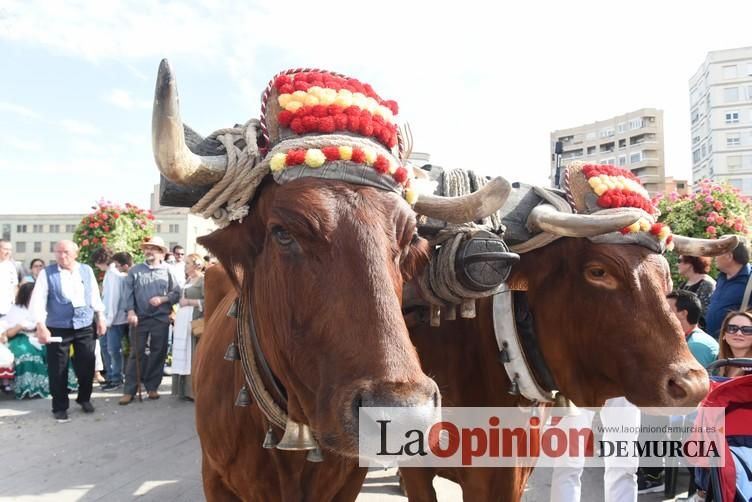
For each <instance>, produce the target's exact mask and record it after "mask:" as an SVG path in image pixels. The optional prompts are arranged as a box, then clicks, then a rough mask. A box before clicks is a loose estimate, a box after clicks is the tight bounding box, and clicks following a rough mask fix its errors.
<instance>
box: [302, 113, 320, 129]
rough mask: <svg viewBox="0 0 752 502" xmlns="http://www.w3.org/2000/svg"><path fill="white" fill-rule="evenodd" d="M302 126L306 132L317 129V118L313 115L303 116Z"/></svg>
mask: <svg viewBox="0 0 752 502" xmlns="http://www.w3.org/2000/svg"><path fill="white" fill-rule="evenodd" d="M303 127H304V128H305V130H306V132H315V131H318V130H319V119H318V117H314V116H313V115H307V116H305V117H303Z"/></svg>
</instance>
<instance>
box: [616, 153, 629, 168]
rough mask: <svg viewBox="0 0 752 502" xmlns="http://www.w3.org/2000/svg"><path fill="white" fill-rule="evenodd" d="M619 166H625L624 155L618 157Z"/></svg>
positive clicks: (625, 157) (625, 158)
mask: <svg viewBox="0 0 752 502" xmlns="http://www.w3.org/2000/svg"><path fill="white" fill-rule="evenodd" d="M618 165H619V166H626V165H627V156H626V155H619V161H618Z"/></svg>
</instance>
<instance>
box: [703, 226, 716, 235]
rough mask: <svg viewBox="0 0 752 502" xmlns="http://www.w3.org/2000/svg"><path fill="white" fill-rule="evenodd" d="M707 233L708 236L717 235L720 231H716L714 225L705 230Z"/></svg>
mask: <svg viewBox="0 0 752 502" xmlns="http://www.w3.org/2000/svg"><path fill="white" fill-rule="evenodd" d="M705 231H706V232H707V233H708V235H715V234H716V232H717V231H718V230H716V228H715V227H714V226H713V225H710V226H708V228H706V229H705Z"/></svg>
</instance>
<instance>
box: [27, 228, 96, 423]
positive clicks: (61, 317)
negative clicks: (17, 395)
mask: <svg viewBox="0 0 752 502" xmlns="http://www.w3.org/2000/svg"><path fill="white" fill-rule="evenodd" d="M77 257H78V246H76V244H75V243H74V242H72V241H68V240H63V241H59V242H58V243H57V244H55V260H56V261H57V263H56V264H54V265H49V266H48V267H46V268H44V269H43V270H42V271H41V272H40V273H39V276H38V277H37V280H36V284H35V285H34V292H33V293H32V295H31V302H30V309H31V312H32V315H33V316H34V319H35V320H36V322H37V337H38V338H39V341H40V342H41V343H46V344H47V374H48V376H49V379H50V394H52V414H53V415H54V417H55V419H56V420H57V421H58V422H67V421H68V389H67V383H68V378H67V375H68V354H69V352H70V346H71V345H73V352H74V355H73V369H74V370H75V372H76V377H77V378H78V398H77V399H76V402H77V403H78V404H79V405H81V408H82V409H83V411H84V413H93V412H94V406H92V404H91V400H90V399H91V390H92V383H93V380H94V342H95V340H96V338H95V335H94V328H93V326H94V323H95V321H96V334H97V335H98V336H102V335H104V334H105V332H106V331H107V323H106V322H105V317H104V305H103V304H102V299H101V298H100V297H99V287H98V286H97V280H96V278H95V277H94V271H93V270H92V269H91V267H89V266H88V265H85V264H83V263H78V262H77V261H76V258H77ZM95 318H96V319H95ZM50 336H54V337H59V338H60V339H61V340H62V341H58V342H50Z"/></svg>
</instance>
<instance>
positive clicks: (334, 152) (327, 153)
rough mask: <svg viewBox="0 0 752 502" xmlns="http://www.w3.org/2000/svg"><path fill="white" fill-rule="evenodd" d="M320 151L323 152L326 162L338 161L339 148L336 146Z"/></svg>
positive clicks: (326, 147)
mask: <svg viewBox="0 0 752 502" xmlns="http://www.w3.org/2000/svg"><path fill="white" fill-rule="evenodd" d="M321 151H322V152H324V157H326V160H328V161H333V160H339V148H337V147H336V146H325V147H324V148H322V149H321Z"/></svg>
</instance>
